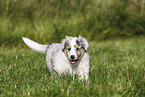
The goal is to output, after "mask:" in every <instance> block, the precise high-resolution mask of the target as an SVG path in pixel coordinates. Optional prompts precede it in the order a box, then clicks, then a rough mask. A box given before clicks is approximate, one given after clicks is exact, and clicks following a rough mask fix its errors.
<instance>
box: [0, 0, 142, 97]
mask: <svg viewBox="0 0 145 97" xmlns="http://www.w3.org/2000/svg"><path fill="white" fill-rule="evenodd" d="M144 2H145V1H144V0H41V1H40V0H0V96H1V97H14V96H15V97H20V96H22V97H41V96H45V97H54V96H56V97H66V96H72V97H83V96H85V97H90V96H92V97H144V95H145V18H144V17H145V7H144V5H145V3H144ZM65 35H68V36H79V35H81V36H83V37H85V38H87V40H88V41H89V45H90V47H89V50H88V53H89V55H90V73H89V75H90V77H89V80H88V82H87V83H86V82H85V81H84V82H82V81H79V80H78V79H77V78H75V79H74V80H73V78H72V77H70V76H69V75H68V76H65V77H58V78H55V77H54V76H51V75H50V73H49V71H48V68H47V65H46V62H45V55H43V54H40V53H36V52H34V51H32V50H30V49H29V48H28V47H27V46H26V45H25V44H24V42H23V41H22V36H24V37H28V38H30V39H32V40H35V41H37V42H38V43H42V44H45V43H48V42H49V43H52V42H61V40H62V39H63V38H64V37H65Z"/></svg>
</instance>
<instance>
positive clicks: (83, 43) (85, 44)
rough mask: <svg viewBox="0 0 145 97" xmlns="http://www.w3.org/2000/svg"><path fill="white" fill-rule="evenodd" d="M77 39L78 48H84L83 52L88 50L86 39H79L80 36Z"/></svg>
mask: <svg viewBox="0 0 145 97" xmlns="http://www.w3.org/2000/svg"><path fill="white" fill-rule="evenodd" d="M78 39H79V41H80V46H81V47H82V48H84V49H85V51H87V50H88V47H89V44H88V41H87V39H85V38H83V37H81V36H79V37H78Z"/></svg>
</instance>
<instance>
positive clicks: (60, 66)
mask: <svg viewBox="0 0 145 97" xmlns="http://www.w3.org/2000/svg"><path fill="white" fill-rule="evenodd" d="M22 39H23V41H24V42H25V44H27V46H28V47H30V48H31V49H32V50H34V51H37V52H40V53H43V54H46V63H47V67H48V69H49V71H50V73H51V74H56V73H57V74H58V75H59V76H61V75H62V74H70V75H72V76H73V75H78V76H79V78H80V79H82V80H83V79H86V80H87V79H88V76H89V54H88V53H87V49H88V47H89V44H88V42H87V40H86V39H85V38H82V37H81V36H79V37H78V38H77V37H68V36H66V38H65V39H63V40H62V42H61V43H52V44H48V45H42V44H38V43H36V42H34V41H32V40H30V39H28V38H25V37H22ZM76 41H77V42H78V44H77V42H76ZM75 46H78V48H76V47H75ZM69 47H71V49H69ZM77 49H78V50H77ZM72 55H73V56H74V58H73V59H71V58H72V57H71V56H72ZM73 63H74V64H73Z"/></svg>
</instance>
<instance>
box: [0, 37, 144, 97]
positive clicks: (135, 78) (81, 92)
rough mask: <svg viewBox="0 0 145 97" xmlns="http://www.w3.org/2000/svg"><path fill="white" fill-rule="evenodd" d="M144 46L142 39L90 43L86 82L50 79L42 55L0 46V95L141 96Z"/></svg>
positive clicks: (142, 94) (62, 78)
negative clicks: (88, 69) (88, 68)
mask: <svg viewBox="0 0 145 97" xmlns="http://www.w3.org/2000/svg"><path fill="white" fill-rule="evenodd" d="M144 43H145V40H144V39H143V38H140V39H139V38H136V39H129V40H115V41H106V42H90V47H89V54H90V78H89V81H88V82H89V83H86V82H80V81H78V80H77V79H75V80H73V78H71V77H70V76H66V77H58V78H55V77H53V76H50V73H49V71H48V68H47V66H46V63H45V56H44V55H42V54H39V53H36V52H34V51H31V50H30V49H28V48H21V47H19V48H11V49H9V48H2V47H1V48H0V56H1V57H0V65H1V66H0V72H1V76H0V83H1V84H0V89H1V91H0V95H1V96H5V97H8V96H32V97H33V96H49V97H50V96H62V97H65V96H73V97H74V96H75V97H76V96H77V97H80V96H99V97H100V96H103V97H107V96H115V97H118V96H125V97H126V96H137V97H141V96H144V93H145V91H144V90H145V84H144V81H145V76H144V75H145V69H144V68H145V65H144V64H145V60H144V59H145V52H144V51H145V45H144ZM25 47H26V46H25Z"/></svg>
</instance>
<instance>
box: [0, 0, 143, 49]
mask: <svg viewBox="0 0 145 97" xmlns="http://www.w3.org/2000/svg"><path fill="white" fill-rule="evenodd" d="M144 6H145V0H0V46H9V47H11V46H17V45H21V44H22V43H21V42H22V39H21V37H22V36H25V37H28V38H31V39H33V40H35V41H39V42H40V43H47V42H60V41H61V39H63V38H64V37H65V35H69V36H78V35H81V36H83V37H86V38H87V39H88V40H89V41H94V40H97V41H98V40H106V39H116V38H130V37H138V36H143V37H144V36H145V8H144Z"/></svg>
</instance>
